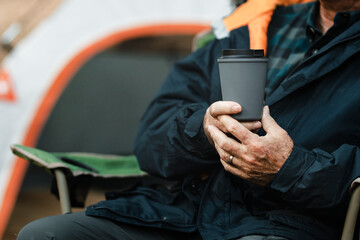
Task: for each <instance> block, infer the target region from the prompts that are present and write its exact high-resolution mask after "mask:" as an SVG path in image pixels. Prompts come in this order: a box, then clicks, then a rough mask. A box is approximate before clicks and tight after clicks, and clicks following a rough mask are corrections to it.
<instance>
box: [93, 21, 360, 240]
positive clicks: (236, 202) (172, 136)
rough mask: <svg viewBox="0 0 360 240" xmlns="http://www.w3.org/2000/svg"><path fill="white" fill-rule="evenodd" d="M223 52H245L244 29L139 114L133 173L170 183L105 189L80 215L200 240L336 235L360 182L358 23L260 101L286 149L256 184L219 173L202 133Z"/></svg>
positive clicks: (193, 59) (187, 62)
mask: <svg viewBox="0 0 360 240" xmlns="http://www.w3.org/2000/svg"><path fill="white" fill-rule="evenodd" d="M228 48H249V40H248V29H247V27H243V28H240V29H237V30H235V31H233V32H232V33H231V36H230V38H226V39H223V40H220V41H214V42H212V43H211V44H209V45H208V46H207V47H205V48H203V49H200V50H199V51H197V52H195V53H193V54H192V55H190V56H189V57H187V58H185V59H183V60H182V61H180V62H178V63H177V64H176V65H175V66H174V68H173V70H172V71H171V73H170V74H169V77H168V78H167V80H166V81H165V83H164V85H163V86H162V88H161V89H160V91H159V93H158V94H157V96H156V97H155V99H154V100H153V101H152V103H151V104H150V106H149V108H148V110H147V112H146V114H145V115H144V117H143V120H142V123H141V127H140V129H139V134H138V137H137V141H136V146H135V151H136V155H137V157H138V159H139V163H140V166H141V168H142V169H143V170H145V171H148V172H149V173H151V174H155V175H158V176H162V177H165V178H170V179H178V180H179V182H180V185H175V187H174V186H173V187H163V186H156V187H154V188H148V187H138V188H136V189H134V190H132V191H126V192H122V193H112V194H109V195H108V200H107V201H103V202H100V203H98V204H96V205H93V206H90V207H89V208H88V209H87V214H90V215H94V216H103V217H107V218H110V219H114V220H118V221H125V222H129V223H134V224H138V225H146V226H153V227H161V228H167V229H173V230H177V231H183V232H192V231H196V230H199V231H200V233H201V235H202V237H203V238H204V239H232V238H236V237H240V236H245V235H250V234H264V235H278V236H283V237H287V238H289V239H299V240H304V239H324V240H325V239H326V240H329V239H339V237H340V233H341V229H342V225H343V221H344V215H345V212H346V207H347V204H348V201H349V193H348V190H349V186H350V184H351V182H352V181H353V180H354V179H355V178H357V177H358V176H360V150H359V146H360V21H358V22H357V23H355V24H353V25H352V26H351V27H350V28H348V29H347V30H346V31H345V32H343V33H342V34H340V35H339V36H337V37H335V38H334V39H333V40H332V41H330V42H329V43H327V45H326V46H324V47H323V48H321V49H320V50H319V51H318V52H317V53H316V54H314V55H312V56H310V57H308V58H307V59H306V60H305V61H304V62H303V63H302V64H300V65H299V66H298V67H297V68H296V69H295V70H294V71H292V73H291V74H290V75H289V76H288V77H287V78H286V79H285V80H284V81H283V83H282V84H281V85H280V86H279V87H278V88H277V89H276V90H275V92H274V93H273V94H272V95H271V96H270V97H269V98H268V99H267V101H266V104H267V105H269V106H270V111H271V115H272V116H273V117H274V119H275V120H276V121H277V123H278V124H279V125H280V126H281V127H282V128H284V129H285V130H286V131H287V132H288V133H289V135H290V136H291V138H292V139H293V141H294V144H295V147H294V149H293V151H292V153H291V155H290V157H289V158H288V159H287V161H286V162H285V164H284V165H283V167H282V168H281V169H280V171H279V172H278V174H277V175H276V176H275V178H274V179H273V181H272V182H271V183H270V184H268V185H267V186H265V187H260V186H256V185H253V184H251V183H249V182H246V181H244V180H242V179H240V178H237V177H235V176H232V175H231V174H230V173H227V172H226V171H224V169H223V167H222V165H221V164H220V163H219V156H218V155H217V153H216V151H215V149H213V147H212V146H211V145H210V144H209V142H208V141H207V139H206V137H205V135H204V132H203V128H202V121H203V116H204V114H205V111H206V109H207V108H208V107H209V105H210V104H211V103H213V102H215V101H218V100H220V99H221V93H220V85H219V84H220V83H219V72H218V66H217V61H216V60H217V58H218V57H219V56H220V53H221V49H228ZM260 134H264V133H260ZM206 174H209V177H207V178H206V177H204V176H206ZM176 186H177V187H176Z"/></svg>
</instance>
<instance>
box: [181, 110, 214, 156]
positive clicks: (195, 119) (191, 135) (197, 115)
mask: <svg viewBox="0 0 360 240" xmlns="http://www.w3.org/2000/svg"><path fill="white" fill-rule="evenodd" d="M205 112H206V108H203V109H200V110H198V111H196V112H194V113H193V114H192V115H191V116H190V118H189V119H188V120H187V122H186V125H185V129H184V133H185V135H186V136H187V138H188V140H189V142H191V144H192V146H193V148H194V149H196V150H197V151H198V152H201V153H203V154H204V156H206V155H207V153H213V152H214V147H213V146H212V145H211V144H210V142H209V140H208V139H207V137H206V135H205V131H204V128H203V120H204V115H205Z"/></svg>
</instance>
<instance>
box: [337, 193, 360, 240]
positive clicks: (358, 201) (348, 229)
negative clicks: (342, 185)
mask: <svg viewBox="0 0 360 240" xmlns="http://www.w3.org/2000/svg"><path fill="white" fill-rule="evenodd" d="M359 207H360V186H358V187H357V188H356V189H355V190H354V192H353V193H352V196H351V200H350V203H349V207H348V211H347V213H346V218H345V223H344V229H343V233H342V236H341V240H353V237H354V232H355V225H356V220H357V218H358V214H359Z"/></svg>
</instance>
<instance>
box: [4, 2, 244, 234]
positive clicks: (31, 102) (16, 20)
mask: <svg viewBox="0 0 360 240" xmlns="http://www.w3.org/2000/svg"><path fill="white" fill-rule="evenodd" d="M240 3H242V1H232V0H222V1H219V0H182V1H175V0H152V1H147V0H132V1H126V0H0V35H1V48H0V238H1V237H2V239H15V238H16V234H17V232H18V231H19V230H20V229H21V227H22V226H24V225H25V224H26V223H28V222H30V221H32V220H34V219H37V218H40V217H44V216H48V215H54V214H60V208H59V203H58V200H57V199H56V197H55V196H53V195H52V194H50V187H51V183H52V181H53V177H52V175H51V174H49V173H47V172H46V171H44V170H43V169H40V168H39V167H37V166H34V165H29V164H28V163H27V162H26V161H25V160H22V159H19V158H16V157H15V156H14V155H13V154H12V153H11V151H10V149H9V146H10V145H11V144H14V143H17V144H23V145H26V146H31V147H37V148H39V149H43V150H46V151H51V152H64V151H67V152H93V153H105V154H131V153H132V148H133V142H134V139H135V135H136V129H137V126H138V124H139V121H140V118H141V115H142V114H143V113H144V111H145V109H146V106H147V104H148V103H149V102H150V100H151V98H152V97H153V96H154V95H155V93H156V92H157V90H158V88H159V87H160V85H161V83H162V82H163V81H164V80H165V78H166V75H167V74H168V72H169V71H170V69H171V67H172V65H173V63H174V62H176V61H177V60H179V59H181V58H183V57H184V56H186V55H188V54H190V53H191V52H192V51H194V49H196V44H197V40H198V39H199V36H204V33H209V32H210V31H211V24H212V23H213V22H214V21H217V20H219V19H221V18H222V17H224V16H226V15H228V14H229V13H231V12H232V11H233V9H234V8H235V7H236V5H238V4H240ZM210 36H211V34H210ZM127 184H128V182H127V181H126V180H124V181H122V182H117V181H114V182H111V183H110V182H109V181H107V182H104V181H95V182H93V185H92V187H91V189H90V193H89V195H88V198H87V200H86V204H91V203H96V202H98V201H99V200H102V199H104V197H103V192H104V191H106V190H109V189H119V188H121V187H126V185H127ZM79 210H82V208H79V209H75V211H79Z"/></svg>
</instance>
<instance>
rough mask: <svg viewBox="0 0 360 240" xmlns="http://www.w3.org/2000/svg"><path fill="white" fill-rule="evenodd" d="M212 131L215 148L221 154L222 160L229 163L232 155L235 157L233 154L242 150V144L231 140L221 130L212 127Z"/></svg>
mask: <svg viewBox="0 0 360 240" xmlns="http://www.w3.org/2000/svg"><path fill="white" fill-rule="evenodd" d="M210 130H211V131H210V135H211V138H212V140H213V141H214V146H215V148H216V150H217V152H218V153H219V156H220V159H223V160H225V161H228V160H229V158H230V155H233V154H232V153H234V152H235V150H237V151H239V150H240V149H241V144H240V143H239V142H237V141H236V140H234V139H232V138H229V137H228V136H226V134H225V133H223V132H221V131H220V130H219V129H217V128H215V127H213V126H211V127H210Z"/></svg>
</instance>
